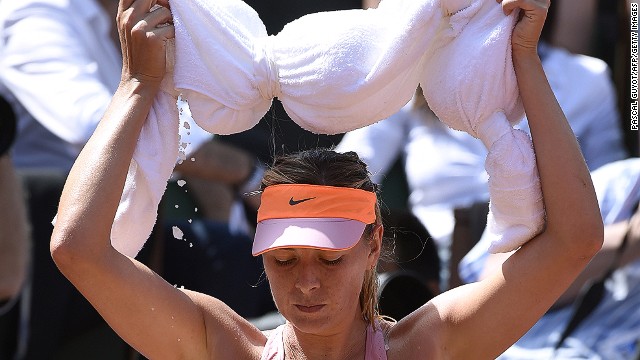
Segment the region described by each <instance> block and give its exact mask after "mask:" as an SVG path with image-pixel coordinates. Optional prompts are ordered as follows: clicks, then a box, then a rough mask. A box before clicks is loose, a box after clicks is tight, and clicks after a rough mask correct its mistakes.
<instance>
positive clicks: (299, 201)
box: [289, 196, 315, 206]
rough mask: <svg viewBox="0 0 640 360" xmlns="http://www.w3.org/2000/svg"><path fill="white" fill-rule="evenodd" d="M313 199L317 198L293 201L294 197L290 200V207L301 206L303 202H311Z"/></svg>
mask: <svg viewBox="0 0 640 360" xmlns="http://www.w3.org/2000/svg"><path fill="white" fill-rule="evenodd" d="M312 199H315V197H310V198H306V199H300V200H293V196H292V197H291V199H289V205H291V206H294V205H298V204H300V203H302V202H305V201H309V200H312Z"/></svg>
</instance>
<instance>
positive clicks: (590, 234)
mask: <svg viewBox="0 0 640 360" xmlns="http://www.w3.org/2000/svg"><path fill="white" fill-rule="evenodd" d="M571 238H572V239H571V245H572V247H573V253H574V254H575V255H577V257H578V258H579V259H591V258H593V257H594V256H595V255H596V254H597V253H598V252H599V251H600V249H602V245H603V243H604V225H603V223H602V219H601V218H600V216H598V217H597V218H593V219H591V221H588V222H583V223H580V224H576V225H575V227H574V231H572V235H571Z"/></svg>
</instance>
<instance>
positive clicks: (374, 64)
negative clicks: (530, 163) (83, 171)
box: [112, 0, 528, 256]
mask: <svg viewBox="0 0 640 360" xmlns="http://www.w3.org/2000/svg"><path fill="white" fill-rule="evenodd" d="M472 1H473V0H393V1H391V0H389V1H386V0H385V1H383V2H382V3H381V4H380V6H379V7H378V8H377V9H368V10H344V11H334V12H324V13H316V14H311V15H307V16H304V17H302V18H300V19H298V20H296V21H294V22H292V23H290V24H288V25H287V26H285V28H284V29H283V30H282V31H281V32H280V33H279V34H278V35H276V36H267V33H266V30H265V27H264V25H263V24H262V22H261V21H260V19H259V17H258V15H257V14H256V13H255V11H253V9H251V8H250V7H249V6H248V5H246V4H245V3H244V2H242V1H240V0H215V1H213V0H182V1H175V2H172V4H171V8H172V13H173V18H174V25H175V28H176V39H175V44H176V62H175V74H174V81H175V87H176V89H177V90H178V91H179V92H180V93H181V94H182V95H183V96H184V98H186V99H187V101H188V102H189V106H190V109H191V113H192V115H193V118H194V119H195V121H196V122H197V124H198V125H199V126H201V127H202V128H204V129H205V130H207V131H209V132H212V133H217V134H230V133H236V132H240V131H244V130H247V129H250V128H251V127H253V126H254V125H256V124H257V123H258V121H259V120H260V118H262V116H263V115H264V114H265V113H266V111H267V110H268V109H269V107H270V105H271V101H272V98H273V97H278V98H279V99H280V100H281V101H282V103H283V106H284V108H285V110H286V111H287V113H288V114H289V115H290V116H291V118H292V119H293V120H294V121H295V122H296V123H298V124H299V125H300V126H301V127H303V128H305V129H307V130H310V131H313V132H316V133H325V134H335V133H341V132H346V131H349V130H353V129H356V128H359V127H363V126H366V125H369V124H372V123H374V122H376V121H379V120H381V119H383V118H386V117H388V116H390V115H392V114H393V113H395V112H396V111H398V110H399V109H400V108H401V107H402V106H403V105H404V104H406V103H407V102H408V101H409V100H410V99H411V96H412V95H413V93H414V91H415V89H416V87H417V85H418V83H419V82H420V79H422V80H423V81H422V85H423V87H425V88H426V89H432V90H434V91H436V92H437V91H438V90H439V89H442V91H443V92H446V93H447V96H445V97H443V96H440V97H438V96H431V97H429V100H430V105H432V107H433V108H434V110H435V109H438V110H436V113H437V114H438V115H440V116H443V118H450V116H447V115H454V113H455V112H456V111H455V110H459V111H458V112H459V113H460V112H463V113H465V114H468V113H476V112H477V113H478V114H477V116H473V117H472V118H470V119H467V120H465V121H470V122H478V123H482V122H483V121H484V120H485V119H486V117H487V116H491V115H492V114H493V113H494V112H495V111H496V110H497V109H511V108H514V109H515V108H516V107H515V106H513V104H515V103H517V99H518V97H517V87H515V82H514V83H513V84H512V85H513V88H511V87H509V86H507V87H506V89H507V91H503V92H497V93H492V92H487V91H486V89H490V90H492V91H493V90H494V89H497V88H499V85H501V84H502V83H501V81H505V80H511V79H512V78H513V79H515V76H514V74H513V69H512V68H509V69H506V68H505V62H509V63H510V53H508V52H505V51H502V52H498V53H496V54H494V53H492V52H491V51H492V50H483V49H484V45H482V44H475V45H474V44H468V43H470V42H471V41H475V40H474V38H473V37H472V36H469V35H470V34H471V33H472V32H473V31H482V32H483V33H484V34H485V35H488V34H491V33H493V32H494V31H496V30H497V31H498V33H499V34H500V36H498V39H497V40H496V41H495V43H496V44H494V43H491V42H490V43H489V44H488V45H489V48H491V49H493V48H502V49H504V48H508V47H509V43H510V33H509V32H508V31H506V27H505V26H506V25H505V24H506V23H507V22H508V23H509V24H513V21H514V19H515V15H511V16H509V17H507V18H506V19H508V20H506V19H505V16H504V15H503V14H502V10H501V8H500V5H499V4H497V3H496V2H495V1H493V0H475V3H473V5H472V6H471V7H469V6H468V5H469V4H470V3H471V2H472ZM481 5H482V6H481ZM465 7H467V8H468V9H470V10H469V11H466V12H465V11H459V10H461V9H462V8H465ZM479 9H482V10H483V11H480V10H479ZM452 13H457V15H459V14H469V15H464V16H458V17H456V16H457V15H454V17H449V16H448V14H452ZM476 13H477V14H480V15H482V16H474V15H475V14H476ZM485 13H491V16H485V15H486V14H485ZM454 18H455V19H457V18H460V19H463V20H464V22H466V21H468V22H469V24H465V23H463V21H457V22H456V21H453V19H454ZM326 24H331V25H332V26H331V27H330V28H327V27H326ZM451 26H454V28H455V29H454V30H455V31H453V32H451V31H445V29H446V28H448V27H451ZM467 28H469V29H471V30H469V31H466V29H467ZM458 37H459V39H458ZM467 45H474V47H475V48H476V50H477V51H479V52H478V53H471V54H473V56H474V57H477V58H478V60H480V61H481V63H483V64H484V63H491V62H493V61H494V60H495V61H496V62H500V63H501V64H503V68H505V69H504V72H509V71H510V72H511V74H509V76H506V75H505V76H502V77H498V78H495V79H494V78H491V77H486V78H485V77H481V76H479V75H480V74H479V73H481V72H483V71H484V68H478V67H475V68H473V70H470V71H469V73H468V74H470V75H472V76H471V77H470V78H467V79H466V80H469V79H473V82H472V83H473V84H474V85H475V86H469V85H470V84H469V81H466V82H465V79H464V78H462V77H459V78H458V81H452V83H451V84H449V85H445V86H443V84H441V83H440V81H443V80H448V79H442V78H443V77H444V78H446V77H448V76H447V75H446V74H451V75H449V76H453V75H455V76H458V75H456V73H455V69H451V68H448V69H447V70H446V71H445V73H444V74H435V75H436V76H434V74H432V73H433V70H434V66H430V65H429V63H428V62H432V63H434V64H437V63H440V62H442V61H444V60H443V57H444V56H446V57H450V58H455V57H457V56H460V55H461V54H465V53H467V51H468V50H469V49H468V48H466V46H467ZM432 49H435V50H432ZM434 53H435V54H436V55H437V56H432V55H434ZM440 53H442V56H440ZM469 53H470V52H469ZM454 55H455V56H454ZM438 66H439V65H438ZM436 73H437V71H436ZM437 75H440V77H438V76H437ZM498 75H500V74H498ZM503 75H504V74H503ZM432 76H433V80H431V77H432ZM478 78H482V79H484V80H483V81H479V79H478ZM438 79H440V80H438ZM510 84H511V83H510ZM470 92H471V93H473V94H476V95H475V96H476V97H478V96H479V97H480V98H482V100H483V101H484V100H485V97H486V96H487V94H491V96H495V97H499V98H500V99H499V100H500V101H496V102H492V101H488V102H487V103H483V102H472V101H465V102H464V105H465V106H466V107H464V108H461V106H459V104H457V103H455V102H454V103H452V102H451V101H449V98H454V99H459V98H461V97H462V96H463V95H461V94H465V93H470ZM430 93H431V92H430ZM165 95H167V94H164V95H163V94H161V95H159V96H158V97H157V98H156V103H155V104H154V108H153V110H152V113H151V115H150V117H149V119H148V123H147V125H146V126H149V127H150V131H147V130H143V134H142V135H141V138H140V141H139V142H138V149H137V150H136V154H134V159H133V161H132V166H131V168H130V174H129V175H130V176H129V178H128V180H127V183H126V184H125V191H124V193H123V199H122V202H121V206H120V207H119V209H118V214H117V216H116V221H115V223H114V227H113V230H112V243H113V245H114V246H115V247H116V249H118V250H119V251H121V252H123V253H124V254H126V255H129V256H134V255H135V254H137V252H138V251H139V250H140V249H141V247H142V245H143V244H144V242H145V241H146V239H147V237H148V235H149V234H150V232H151V227H152V225H153V223H154V222H155V218H156V209H157V206H158V203H159V200H160V197H161V196H162V192H163V191H164V188H165V186H166V180H167V179H168V178H169V176H170V172H171V171H170V169H171V168H172V167H173V164H174V162H175V158H176V156H175V154H177V147H178V141H179V140H178V139H177V137H176V135H175V134H177V121H178V120H177V115H174V113H175V106H174V105H173V104H172V103H171V101H170V100H169V98H168V97H166V96H165ZM171 96H173V95H171ZM465 97H466V96H465ZM434 101H435V102H442V104H443V106H439V105H438V104H434V103H433V102H434ZM492 105H495V106H497V107H495V108H491V106H492ZM448 106H449V107H453V109H454V111H449V110H442V109H447V107H448ZM475 107H478V108H480V110H479V111H476V109H475ZM170 108H171V109H170ZM487 109H489V110H487ZM156 114H158V115H163V117H159V116H156ZM456 116H458V115H456ZM465 119H466V118H465ZM496 121H497V120H496ZM488 122H490V123H492V124H493V122H494V121H493V120H490V121H488ZM448 123H449V122H448ZM452 123H454V122H451V123H450V125H451V124H452ZM454 127H455V126H454ZM507 127H509V128H510V125H508V123H507ZM165 128H166V129H167V131H165ZM145 129H146V128H145ZM462 130H465V131H470V132H472V133H475V132H476V127H475V126H470V127H469V126H466V127H463V129H462ZM507 130H508V129H507ZM507 130H505V129H504V126H502V129H501V131H502V132H505V131H507ZM481 138H482V137H481ZM515 139H517V137H516V138H515ZM512 143H513V142H508V143H507V144H506V145H505V146H506V147H510V146H512ZM160 144H162V145H160ZM149 149H152V151H151V153H150V154H149V152H148V151H147V150H149ZM151 154H153V155H151ZM510 159H512V158H510ZM526 160H528V159H526ZM509 161H511V160H509ZM523 161H524V160H523ZM525 167H526V166H525ZM147 172H148V173H149V174H147ZM490 174H491V172H490ZM498 174H501V173H500V172H498ZM498 176H500V175H498ZM504 200H509V199H504V198H502V199H501V200H500V201H504ZM509 201H510V200H509ZM132 204H135V207H133V206H132ZM492 204H493V207H492V208H493V209H494V210H495V209H499V208H500V207H499V206H498V205H497V204H496V201H493V202H492ZM519 206H523V205H522V204H519ZM495 214H496V215H498V214H499V213H498V212H497V211H496V212H495ZM497 218H498V219H500V218H499V217H497ZM516 226H519V224H516ZM527 239H528V238H527ZM527 239H523V240H524V241H526V240H527ZM520 242H522V241H518V243H520Z"/></svg>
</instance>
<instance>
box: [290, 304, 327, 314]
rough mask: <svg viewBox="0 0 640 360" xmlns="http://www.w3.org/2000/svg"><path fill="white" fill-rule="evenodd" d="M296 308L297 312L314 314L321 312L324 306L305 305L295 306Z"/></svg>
mask: <svg viewBox="0 0 640 360" xmlns="http://www.w3.org/2000/svg"><path fill="white" fill-rule="evenodd" d="M296 308H298V310H300V311H302V312H304V313H315V312H318V311H320V310H322V308H324V305H311V306H305V305H298V304H296Z"/></svg>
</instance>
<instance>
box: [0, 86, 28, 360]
mask: <svg viewBox="0 0 640 360" xmlns="http://www.w3.org/2000/svg"><path fill="white" fill-rule="evenodd" d="M15 125H16V124H15V117H14V114H13V112H12V111H11V107H10V106H9V104H8V103H7V102H6V101H5V100H4V99H2V98H0V213H1V214H2V215H0V334H7V333H9V334H11V333H12V331H11V330H12V329H13V326H14V325H13V320H9V319H8V317H9V315H8V314H9V312H11V311H12V310H14V309H15V308H16V303H17V302H18V299H19V298H20V294H21V293H22V290H23V289H24V288H25V287H26V286H28V281H27V279H28V277H29V275H28V274H29V263H30V261H29V260H30V256H29V252H30V250H31V249H30V248H31V241H30V240H31V238H30V234H29V231H28V222H27V215H26V211H25V207H24V198H23V192H22V187H21V185H20V182H19V181H18V178H17V176H16V174H15V170H14V168H13V164H12V163H11V159H10V158H9V155H8V152H9V149H10V148H11V144H12V143H13V137H14V135H15ZM17 321H18V322H19V320H17ZM8 328H11V330H9V329H8ZM16 336H18V337H19V336H20V335H15V336H2V337H0V358H3V359H4V358H12V357H13V355H14V352H15V351H16V349H15V346H16V343H13V341H16V342H19V341H22V340H23V339H20V338H18V339H16Z"/></svg>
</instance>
